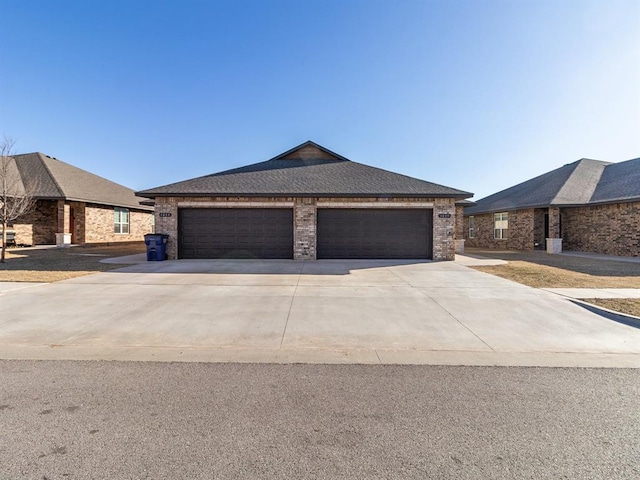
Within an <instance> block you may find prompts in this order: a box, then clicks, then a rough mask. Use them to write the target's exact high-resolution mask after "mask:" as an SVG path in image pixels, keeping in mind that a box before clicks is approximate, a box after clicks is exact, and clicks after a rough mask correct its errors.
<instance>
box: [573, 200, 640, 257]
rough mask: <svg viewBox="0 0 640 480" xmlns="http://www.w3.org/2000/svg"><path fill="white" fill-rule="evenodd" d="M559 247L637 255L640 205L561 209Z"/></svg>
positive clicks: (639, 251)
mask: <svg viewBox="0 0 640 480" xmlns="http://www.w3.org/2000/svg"><path fill="white" fill-rule="evenodd" d="M562 237H563V241H562V248H563V250H574V251H582V252H593V253H602V254H607V255H622V256H627V257H637V256H640V202H630V203H616V204H611V205H598V206H592V207H575V208H563V209H562Z"/></svg>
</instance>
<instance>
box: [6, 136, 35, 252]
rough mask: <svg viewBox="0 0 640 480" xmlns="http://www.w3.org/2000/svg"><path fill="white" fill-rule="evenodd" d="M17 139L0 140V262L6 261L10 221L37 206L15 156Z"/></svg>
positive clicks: (31, 188) (32, 192) (32, 191)
mask: <svg viewBox="0 0 640 480" xmlns="http://www.w3.org/2000/svg"><path fill="white" fill-rule="evenodd" d="M14 146H15V141H14V140H12V139H11V138H9V137H4V139H3V140H2V141H0V223H2V249H1V250H2V251H1V253H0V263H4V261H5V251H6V248H7V228H8V227H9V223H11V222H13V221H14V220H16V219H18V218H19V217H20V216H22V215H24V214H26V213H29V212H30V211H31V210H32V209H33V207H34V206H35V198H34V195H33V194H34V190H33V188H34V187H33V186H31V187H30V188H27V187H26V186H25V184H24V183H23V181H22V178H21V176H20V171H19V170H18V166H17V165H16V161H15V159H14V158H13V155H14V152H13V148H14Z"/></svg>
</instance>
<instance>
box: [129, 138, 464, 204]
mask: <svg viewBox="0 0 640 480" xmlns="http://www.w3.org/2000/svg"><path fill="white" fill-rule="evenodd" d="M137 194H138V195H140V196H143V197H148V198H155V197H158V196H199V195H207V196H210V195H220V196H273V195H278V196H314V197H322V196H325V197H326V196H389V197H394V196H395V197H453V198H467V197H470V196H472V194H471V193H469V192H464V191H462V190H456V189H454V188H450V187H445V186H443V185H438V184H435V183H431V182H426V181H424V180H419V179H417V178H412V177H408V176H406V175H400V174H398V173H393V172H389V171H387V170H382V169H380V168H375V167H370V166H367V165H363V164H361V163H357V162H353V161H351V160H348V159H346V158H344V157H342V156H340V155H338V154H336V153H333V152H331V151H330V150H327V149H326V148H324V147H321V146H320V145H317V144H315V143H313V142H310V141H309V142H305V143H303V144H302V145H299V146H297V147H295V148H292V149H291V150H288V151H287V152H284V153H282V154H280V155H278V156H276V157H274V158H272V159H270V160H267V161H265V162H260V163H255V164H252V165H247V166H245V167H240V168H235V169H232V170H227V171H224V172H220V173H214V174H212V175H206V176H204V177H199V178H194V179H191V180H185V181H183V182H177V183H172V184H169V185H165V186H162V187H157V188H152V189H148V190H143V191H141V192H137Z"/></svg>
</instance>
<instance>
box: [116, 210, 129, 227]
mask: <svg viewBox="0 0 640 480" xmlns="http://www.w3.org/2000/svg"><path fill="white" fill-rule="evenodd" d="M113 231H114V233H129V210H128V209H126V208H118V207H116V208H115V209H114V210H113Z"/></svg>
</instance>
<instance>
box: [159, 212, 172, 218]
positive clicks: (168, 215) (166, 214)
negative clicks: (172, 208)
mask: <svg viewBox="0 0 640 480" xmlns="http://www.w3.org/2000/svg"><path fill="white" fill-rule="evenodd" d="M159 216H160V217H170V216H171V212H160V214H159Z"/></svg>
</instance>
